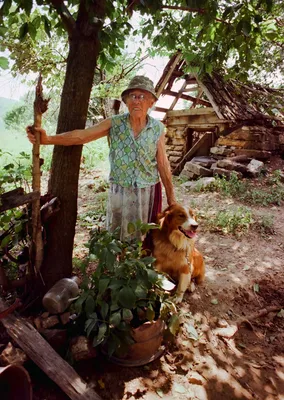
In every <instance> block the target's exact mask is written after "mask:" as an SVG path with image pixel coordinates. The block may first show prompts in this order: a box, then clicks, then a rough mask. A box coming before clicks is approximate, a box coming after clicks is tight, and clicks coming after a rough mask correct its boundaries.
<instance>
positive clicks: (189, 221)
mask: <svg viewBox="0 0 284 400" xmlns="http://www.w3.org/2000/svg"><path fill="white" fill-rule="evenodd" d="M159 222H160V224H161V226H162V229H167V230H169V231H174V230H178V231H180V232H181V233H182V234H183V235H184V236H186V237H187V238H189V239H193V238H194V237H195V235H196V230H197V228H198V223H197V221H196V216H195V214H194V212H193V210H192V209H191V208H189V209H185V208H184V207H182V206H181V205H180V204H173V205H171V206H169V207H168V208H166V209H165V210H164V211H163V212H162V213H161V214H160V215H159Z"/></svg>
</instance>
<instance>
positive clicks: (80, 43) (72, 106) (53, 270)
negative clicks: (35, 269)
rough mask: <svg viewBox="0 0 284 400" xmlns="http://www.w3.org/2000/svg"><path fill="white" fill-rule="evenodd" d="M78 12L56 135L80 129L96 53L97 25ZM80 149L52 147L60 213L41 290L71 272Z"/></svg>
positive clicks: (50, 231)
mask: <svg viewBox="0 0 284 400" xmlns="http://www.w3.org/2000/svg"><path fill="white" fill-rule="evenodd" d="M104 6H105V1H99V2H98V5H97V9H96V12H97V15H98V18H100V19H102V18H103V16H104ZM80 12H81V14H80V13H79V15H78V19H77V23H76V27H75V29H74V31H73V32H72V35H71V36H70V48H69V55H68V59H67V70H66V76H65V83H64V86H63V91H62V97H61V105H60V112H59V119H58V126H57V133H62V132H67V131H71V130H74V129H83V128H84V127H85V123H86V119H87V111H88V104H89V99H90V94H91V89H92V85H93V79H94V73H95V67H96V62H97V57H98V54H99V50H100V45H99V40H98V33H99V31H100V29H101V24H98V25H97V26H94V25H93V26H91V25H89V24H90V22H89V16H88V12H87V11H86V10H84V9H83V10H81V11H80ZM81 153H82V146H70V147H69V146H68V147H64V146H55V148H54V152H53V159H52V168H51V175H50V180H49V192H50V193H52V195H54V196H56V197H58V198H59V200H60V204H61V206H60V211H59V212H58V213H57V214H56V215H55V216H54V217H53V218H52V219H51V220H50V221H49V223H48V227H47V243H46V246H45V255H44V261H43V265H42V276H43V279H44V282H45V285H46V287H45V289H46V290H47V289H48V288H50V287H51V286H52V285H53V284H54V283H55V282H56V281H58V280H59V279H61V278H63V277H68V276H70V275H71V273H72V251H73V245H74V235H75V225H76V218H77V196H78V179H79V168H80V160H81Z"/></svg>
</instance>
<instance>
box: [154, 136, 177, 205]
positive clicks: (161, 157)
mask: <svg viewBox="0 0 284 400" xmlns="http://www.w3.org/2000/svg"><path fill="white" fill-rule="evenodd" d="M157 164H158V171H159V174H160V177H161V180H162V183H163V185H164V187H165V190H166V196H167V202H168V205H169V206H170V205H171V204H174V203H176V199H175V195H174V186H173V182H172V173H171V167H170V163H169V160H168V157H167V154H166V146H165V134H164V133H163V135H162V136H161V137H160V139H159V142H158V148H157Z"/></svg>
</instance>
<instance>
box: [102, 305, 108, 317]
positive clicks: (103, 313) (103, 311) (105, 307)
mask: <svg viewBox="0 0 284 400" xmlns="http://www.w3.org/2000/svg"><path fill="white" fill-rule="evenodd" d="M108 310H109V305H108V303H106V302H103V304H102V305H101V314H102V317H103V319H106V316H107V314H108Z"/></svg>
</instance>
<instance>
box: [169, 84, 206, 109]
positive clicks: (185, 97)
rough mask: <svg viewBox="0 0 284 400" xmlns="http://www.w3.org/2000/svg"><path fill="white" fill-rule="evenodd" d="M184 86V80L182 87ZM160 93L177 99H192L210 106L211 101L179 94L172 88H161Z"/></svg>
mask: <svg viewBox="0 0 284 400" xmlns="http://www.w3.org/2000/svg"><path fill="white" fill-rule="evenodd" d="M185 86H186V82H185V83H184V87H185ZM162 94H164V95H167V96H173V97H176V98H177V100H178V99H179V98H182V99H184V100H187V101H192V102H193V101H195V102H196V103H197V104H202V105H203V106H205V107H211V103H209V101H206V100H202V99H197V98H196V97H193V96H189V95H188V94H180V93H178V92H173V91H172V90H163V93H162Z"/></svg>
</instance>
